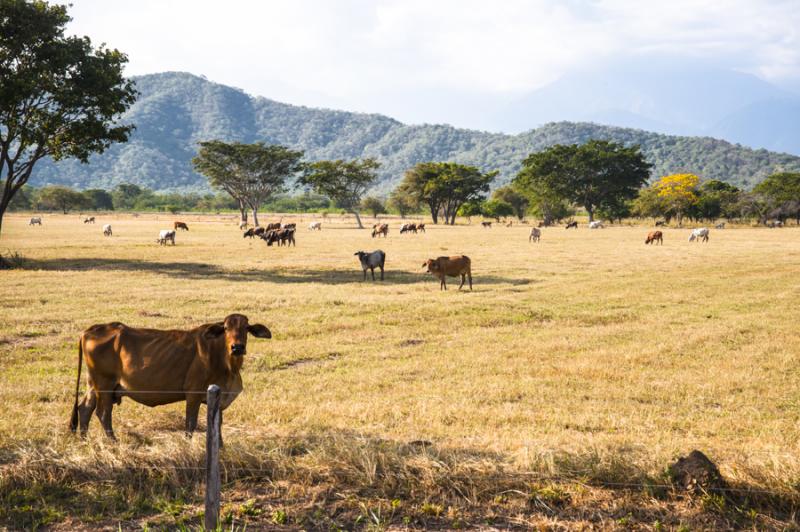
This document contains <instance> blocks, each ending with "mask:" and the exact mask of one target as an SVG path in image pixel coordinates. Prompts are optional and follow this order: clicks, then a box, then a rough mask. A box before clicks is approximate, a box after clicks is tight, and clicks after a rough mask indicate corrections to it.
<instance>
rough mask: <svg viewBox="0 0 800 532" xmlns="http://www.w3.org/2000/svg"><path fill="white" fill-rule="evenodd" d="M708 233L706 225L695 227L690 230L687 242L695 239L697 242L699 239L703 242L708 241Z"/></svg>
mask: <svg viewBox="0 0 800 532" xmlns="http://www.w3.org/2000/svg"><path fill="white" fill-rule="evenodd" d="M708 233H709V231H708V227H701V228H699V229H695V230H694V231H692V234H691V235H689V242H694V241H695V240H697V241H698V242H699V241H701V239H702V241H703V242H708Z"/></svg>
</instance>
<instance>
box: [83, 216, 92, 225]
mask: <svg viewBox="0 0 800 532" xmlns="http://www.w3.org/2000/svg"><path fill="white" fill-rule="evenodd" d="M83 223H85V224H93V223H94V216H89V217H87V218H84V219H83Z"/></svg>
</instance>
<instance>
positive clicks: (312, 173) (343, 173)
mask: <svg viewBox="0 0 800 532" xmlns="http://www.w3.org/2000/svg"><path fill="white" fill-rule="evenodd" d="M380 166H381V165H380V163H379V162H378V161H376V160H375V159H372V158H368V159H363V160H358V159H356V160H353V161H344V160H342V159H338V160H336V161H317V162H315V163H311V164H309V165H307V171H306V172H305V173H304V174H303V175H302V176H301V177H300V179H299V182H300V183H302V184H303V185H306V186H310V187H311V188H313V189H314V192H316V193H317V194H323V195H325V196H328V197H329V198H331V199H332V200H333V202H334V203H335V204H336V205H337V206H338V207H339V208H341V209H345V210H346V211H348V212H350V213H352V214H354V215H355V217H356V222H358V228H359V229H364V225H363V224H362V223H361V216H360V215H359V213H358V210H359V207H360V205H361V196H363V195H364V193H365V192H366V191H367V189H368V188H369V186H370V185H372V183H374V182H375V180H376V179H377V177H378V175H377V173H376V170H377V169H378V168H380Z"/></svg>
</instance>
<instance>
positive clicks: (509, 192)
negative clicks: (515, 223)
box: [492, 185, 531, 220]
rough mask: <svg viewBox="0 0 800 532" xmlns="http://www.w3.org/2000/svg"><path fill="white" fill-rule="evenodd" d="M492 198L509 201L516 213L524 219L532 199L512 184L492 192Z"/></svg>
mask: <svg viewBox="0 0 800 532" xmlns="http://www.w3.org/2000/svg"><path fill="white" fill-rule="evenodd" d="M492 199H494V200H499V201H503V202H505V203H507V204H508V205H510V206H511V208H512V209H513V211H514V215H515V216H516V217H517V218H519V219H520V220H522V219H523V218H525V213H526V212H527V210H528V207H529V206H530V203H531V200H530V198H529V197H528V196H526V195H525V194H524V193H523V192H522V191H520V190H517V188H516V187H514V186H512V185H506V186H504V187H500V188H498V189H497V190H495V191H494V192H492Z"/></svg>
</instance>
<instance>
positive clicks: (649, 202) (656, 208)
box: [631, 186, 672, 223]
mask: <svg viewBox="0 0 800 532" xmlns="http://www.w3.org/2000/svg"><path fill="white" fill-rule="evenodd" d="M631 213H632V214H633V215H634V216H639V217H640V218H660V217H661V216H664V217H665V218H666V219H667V223H669V221H670V219H671V218H672V214H671V213H670V212H669V209H667V208H666V205H665V203H664V200H663V199H662V198H660V197H659V195H658V189H657V188H655V187H654V186H651V187H644V188H642V189H641V190H639V195H638V196H637V197H636V199H634V200H633V206H632V208H631Z"/></svg>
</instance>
